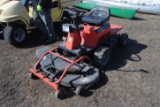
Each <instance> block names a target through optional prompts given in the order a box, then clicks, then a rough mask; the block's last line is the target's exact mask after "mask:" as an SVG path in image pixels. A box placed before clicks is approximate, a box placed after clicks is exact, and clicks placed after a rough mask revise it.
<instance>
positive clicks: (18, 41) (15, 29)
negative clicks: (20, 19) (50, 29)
mask: <svg viewBox="0 0 160 107" xmlns="http://www.w3.org/2000/svg"><path fill="white" fill-rule="evenodd" d="M3 33H4V39H5V41H6V42H7V43H9V44H11V45H13V46H20V45H22V44H23V43H24V42H25V40H26V36H27V31H26V29H25V27H24V26H22V25H19V24H15V23H12V24H9V25H8V26H6V27H5V29H4V32H3ZM18 35H19V36H18Z"/></svg>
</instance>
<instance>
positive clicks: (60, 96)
mask: <svg viewBox="0 0 160 107" xmlns="http://www.w3.org/2000/svg"><path fill="white" fill-rule="evenodd" d="M66 96H67V92H66V91H65V90H64V89H61V90H60V91H55V97H56V98H57V99H60V100H63V99H65V98H66Z"/></svg>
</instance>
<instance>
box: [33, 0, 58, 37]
mask: <svg viewBox="0 0 160 107" xmlns="http://www.w3.org/2000/svg"><path fill="white" fill-rule="evenodd" d="M32 3H33V19H34V22H35V25H36V26H37V27H38V28H39V29H40V30H41V31H42V32H43V33H44V34H48V35H49V36H54V35H55V34H54V28H53V21H52V18H51V9H49V10H43V11H42V12H38V11H37V9H36V7H37V5H38V0H32Z"/></svg>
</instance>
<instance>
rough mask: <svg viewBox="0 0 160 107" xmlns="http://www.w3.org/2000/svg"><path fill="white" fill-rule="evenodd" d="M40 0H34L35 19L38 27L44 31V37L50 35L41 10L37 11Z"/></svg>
mask: <svg viewBox="0 0 160 107" xmlns="http://www.w3.org/2000/svg"><path fill="white" fill-rule="evenodd" d="M38 1H39V0H32V5H33V20H34V24H35V25H36V26H37V28H38V29H39V30H40V31H41V32H43V34H44V35H43V39H45V38H47V37H48V30H47V29H46V27H45V24H44V22H43V21H42V19H41V17H40V15H39V12H38V11H37V9H36V8H37V5H38Z"/></svg>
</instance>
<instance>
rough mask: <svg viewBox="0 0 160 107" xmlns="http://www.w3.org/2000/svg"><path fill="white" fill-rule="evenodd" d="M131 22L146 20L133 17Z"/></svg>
mask: <svg viewBox="0 0 160 107" xmlns="http://www.w3.org/2000/svg"><path fill="white" fill-rule="evenodd" d="M131 20H136V21H138V20H139V21H141V20H146V19H143V18H140V17H133V18H132V19H131Z"/></svg>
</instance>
